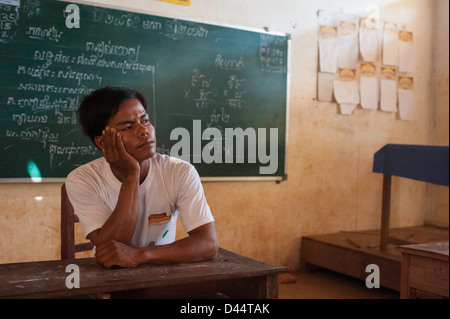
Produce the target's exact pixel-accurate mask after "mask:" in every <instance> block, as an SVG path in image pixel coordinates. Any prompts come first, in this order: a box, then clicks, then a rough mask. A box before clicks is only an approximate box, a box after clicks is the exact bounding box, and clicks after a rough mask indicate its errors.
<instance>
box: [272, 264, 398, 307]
mask: <svg viewBox="0 0 450 319" xmlns="http://www.w3.org/2000/svg"><path fill="white" fill-rule="evenodd" d="M291 275H293V276H294V277H295V278H296V282H295V283H290V284H280V285H279V291H278V297H279V299H399V298H400V293H399V292H397V291H394V290H390V289H386V288H383V287H381V288H378V289H376V288H373V289H369V288H367V287H366V284H365V282H364V281H362V280H359V279H356V278H353V277H349V276H346V275H342V274H339V273H336V272H332V271H329V270H326V269H322V268H320V269H318V270H315V271H313V272H309V273H306V272H294V273H291Z"/></svg>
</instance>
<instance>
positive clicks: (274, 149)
mask: <svg viewBox="0 0 450 319" xmlns="http://www.w3.org/2000/svg"><path fill="white" fill-rule="evenodd" d="M5 3H6V2H5V1H0V57H1V58H0V123H1V125H0V151H1V158H0V181H3V182H5V181H21V180H23V181H29V180H31V178H33V180H35V181H36V180H43V181H52V180H60V179H63V178H65V177H66V176H67V174H68V173H69V172H70V171H71V170H73V169H74V168H76V167H77V166H79V165H82V164H84V163H87V162H89V161H91V160H93V159H95V158H97V157H100V156H102V154H101V152H100V150H98V149H97V148H96V147H95V145H94V144H92V143H91V141H90V140H89V139H88V138H87V137H85V136H83V134H82V130H81V127H80V125H79V123H78V119H77V116H76V110H77V108H78V106H79V104H80V102H81V100H82V98H83V96H84V95H86V94H89V93H90V92H92V91H94V90H95V89H97V88H101V87H105V86H126V87H131V88H134V89H136V90H138V91H140V92H141V93H143V94H144V96H145V97H146V99H147V100H148V102H149V105H150V106H149V108H150V109H149V113H150V117H151V120H152V124H153V125H154V126H155V129H156V135H157V150H158V152H159V153H163V154H171V155H173V156H178V157H180V158H182V159H185V160H187V161H189V162H191V163H192V164H193V165H195V166H196V168H197V170H198V172H199V174H200V176H201V177H202V178H205V179H208V178H218V179H220V178H224V179H226V178H238V179H239V178H274V179H283V178H284V177H285V175H286V172H285V153H286V121H287V119H286V116H287V115H286V114H287V113H286V106H287V73H288V72H287V71H288V70H287V69H288V42H289V41H288V36H286V35H279V34H272V33H268V32H256V31H251V30H244V29H238V28H231V27H225V26H219V25H212V24H204V23H198V22H192V21H185V20H178V19H173V18H166V17H160V16H154V15H148V14H142V13H135V12H127V11H121V10H116V9H110V8H103V7H94V6H88V5H81V4H76V5H74V6H72V7H68V6H69V5H70V3H68V2H59V1H48V0H33V1H31V0H21V1H8V4H5ZM76 18H79V19H78V20H77V19H76Z"/></svg>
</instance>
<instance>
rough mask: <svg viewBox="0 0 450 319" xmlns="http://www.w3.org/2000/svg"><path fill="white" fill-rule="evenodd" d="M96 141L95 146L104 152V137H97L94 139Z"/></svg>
mask: <svg viewBox="0 0 450 319" xmlns="http://www.w3.org/2000/svg"><path fill="white" fill-rule="evenodd" d="M94 141H95V145H97V147H98V148H99V149H101V150H103V149H104V148H105V145H104V143H103V137H102V136H101V135H99V136H96V137H95V138H94Z"/></svg>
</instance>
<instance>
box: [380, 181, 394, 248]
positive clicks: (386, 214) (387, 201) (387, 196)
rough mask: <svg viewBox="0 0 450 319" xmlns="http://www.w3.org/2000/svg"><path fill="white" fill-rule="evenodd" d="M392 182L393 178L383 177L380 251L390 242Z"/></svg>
mask: <svg viewBox="0 0 450 319" xmlns="http://www.w3.org/2000/svg"><path fill="white" fill-rule="evenodd" d="M391 181H392V176H391V175H387V174H384V175H383V199H382V206H381V232H380V250H385V249H386V245H387V243H388V241H389V220H390V214H391Z"/></svg>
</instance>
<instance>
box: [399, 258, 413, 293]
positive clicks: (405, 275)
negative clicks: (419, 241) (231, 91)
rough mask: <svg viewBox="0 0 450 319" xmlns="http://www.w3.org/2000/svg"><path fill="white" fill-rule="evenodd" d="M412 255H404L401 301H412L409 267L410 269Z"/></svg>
mask: <svg viewBox="0 0 450 319" xmlns="http://www.w3.org/2000/svg"><path fill="white" fill-rule="evenodd" d="M410 257H411V256H410V255H407V254H402V271H401V280H400V299H410V298H411V295H410V293H411V291H410V288H409V267H410V260H411V258H410Z"/></svg>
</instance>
